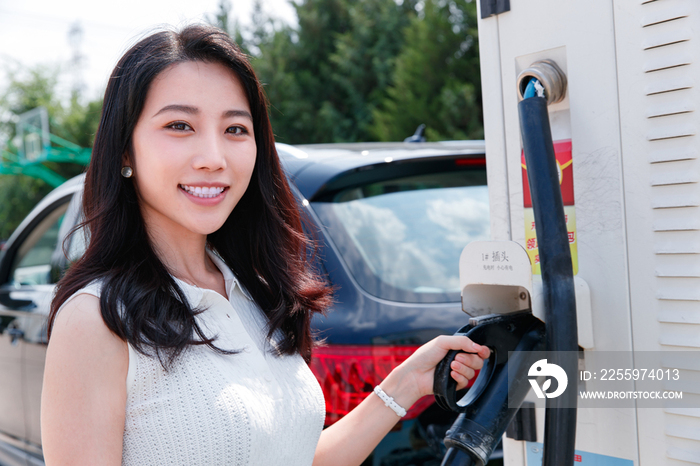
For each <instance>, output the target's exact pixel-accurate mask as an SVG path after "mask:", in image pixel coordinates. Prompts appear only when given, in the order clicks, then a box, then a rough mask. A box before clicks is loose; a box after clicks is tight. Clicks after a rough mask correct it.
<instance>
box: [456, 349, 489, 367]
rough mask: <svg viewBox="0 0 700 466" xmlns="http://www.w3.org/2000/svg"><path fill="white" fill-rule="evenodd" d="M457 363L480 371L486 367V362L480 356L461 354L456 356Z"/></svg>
mask: <svg viewBox="0 0 700 466" xmlns="http://www.w3.org/2000/svg"><path fill="white" fill-rule="evenodd" d="M455 361H459V362H461V363H462V364H464V365H465V366H469V367H471V368H472V369H476V370H479V369H481V368H482V367H484V360H483V359H481V357H480V356H479V355H478V354H466V353H459V354H458V355H457V356H455Z"/></svg>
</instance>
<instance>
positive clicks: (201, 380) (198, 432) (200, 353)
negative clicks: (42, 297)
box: [64, 253, 325, 466]
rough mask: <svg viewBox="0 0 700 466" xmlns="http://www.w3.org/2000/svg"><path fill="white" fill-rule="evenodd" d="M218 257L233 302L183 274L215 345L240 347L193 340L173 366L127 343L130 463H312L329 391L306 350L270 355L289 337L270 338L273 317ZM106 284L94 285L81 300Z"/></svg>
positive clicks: (125, 460)
mask: <svg viewBox="0 0 700 466" xmlns="http://www.w3.org/2000/svg"><path fill="white" fill-rule="evenodd" d="M210 257H211V258H212V260H213V261H214V263H215V264H216V265H217V267H218V268H219V269H220V270H221V272H222V274H223V275H224V279H225V281H226V293H227V294H228V299H226V298H225V297H223V296H221V295H220V294H218V293H217V292H215V291H212V290H206V289H202V288H198V287H195V286H192V285H189V284H188V283H186V282H184V281H182V280H179V279H177V278H175V280H176V281H177V282H178V285H180V288H181V289H182V290H183V291H184V292H185V294H186V295H187V298H188V300H189V304H190V305H191V306H192V307H193V308H200V309H206V310H205V311H204V312H202V313H201V314H199V315H198V316H197V319H198V322H199V324H200V325H201V326H202V330H203V331H204V332H205V334H206V335H207V336H209V337H211V336H213V335H215V336H216V337H217V338H216V341H215V342H214V344H215V345H216V346H217V347H219V348H222V349H227V350H239V351H240V352H239V353H237V354H233V355H222V354H218V353H216V352H215V351H213V350H212V349H210V348H208V347H206V346H204V345H201V346H190V347H189V348H188V349H187V350H186V351H184V352H183V354H182V356H181V357H180V358H179V359H177V360H176V362H175V363H174V364H173V365H172V366H171V367H170V368H169V370H168V371H165V370H163V368H162V366H161V364H160V362H159V361H158V359H157V358H155V357H149V356H145V355H143V354H141V353H138V352H137V351H135V350H134V349H133V348H132V347H131V345H129V369H128V373H127V379H126V391H127V402H126V421H125V424H124V444H123V455H122V465H129V466H131V465H152V466H158V465H163V466H166V465H167V466H174V465H183V466H184V465H187V466H197V465H201V466H216V465H221V466H224V465H225V466H249V465H270V466H272V465H275V466H279V465H284V466H296V465H299V466H309V465H311V463H312V462H313V457H314V452H315V450H316V444H317V443H318V439H319V437H320V435H321V431H322V429H323V421H324V415H325V403H324V399H323V392H322V390H321V387H320V386H319V384H318V382H317V380H316V378H315V377H314V375H313V374H312V372H311V370H310V369H309V367H308V366H307V364H306V363H305V362H304V360H303V358H302V357H301V356H299V355H294V356H276V355H274V354H271V348H274V345H275V344H276V342H277V341H279V339H280V338H281V333H280V332H278V333H277V334H276V335H275V336H273V338H272V341H270V340H268V339H267V338H266V335H267V331H266V323H267V317H266V316H265V315H264V314H263V312H262V311H261V310H260V308H259V307H258V306H257V305H256V303H255V302H254V301H253V300H252V299H251V297H250V296H249V295H248V293H247V292H246V290H245V289H243V287H242V286H241V284H240V283H239V282H238V280H237V279H236V278H235V276H234V275H233V273H232V272H231V270H230V269H229V268H228V267H227V266H226V264H225V263H224V262H223V261H222V260H221V259H220V258H218V257H216V256H215V255H214V254H212V253H210ZM100 290H101V285H100V283H98V282H93V283H92V284H90V285H88V286H87V287H85V288H83V289H81V290H79V291H78V292H76V293H75V295H73V296H77V295H78V294H81V293H87V294H91V295H94V296H97V297H99V296H100ZM71 299H72V297H71ZM67 302H68V301H66V303H67ZM64 305H65V303H64Z"/></svg>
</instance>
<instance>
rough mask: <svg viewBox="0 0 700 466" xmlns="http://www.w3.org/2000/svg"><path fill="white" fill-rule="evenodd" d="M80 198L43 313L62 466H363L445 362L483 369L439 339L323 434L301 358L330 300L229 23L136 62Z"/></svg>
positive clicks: (112, 95)
mask: <svg viewBox="0 0 700 466" xmlns="http://www.w3.org/2000/svg"><path fill="white" fill-rule="evenodd" d="M83 204H84V206H83V208H84V213H85V218H86V222H85V227H86V230H87V232H88V233H89V237H90V242H89V247H88V249H87V251H86V253H85V255H84V256H83V257H82V258H81V259H80V260H79V261H78V262H76V263H75V264H74V265H73V266H72V267H71V268H70V270H69V271H68V273H67V274H66V276H65V277H64V278H63V279H62V280H61V282H60V283H59V285H58V288H57V293H56V296H55V298H54V301H53V304H52V310H51V314H50V317H49V328H50V329H51V333H50V344H49V347H48V351H47V357H46V369H45V374H44V388H43V393H42V441H43V449H44V455H45V459H46V463H47V465H49V466H53V465H62V464H70V465H82V464H85V465H88V464H89V465H96V464H100V465H102V464H104V465H117V464H120V463H121V464H144V465H156V464H163V465H174V464H182V465H200V464H201V465H207V466H209V465H218V464H222V465H224V464H225V465H248V464H256V465H257V464H265V465H267V464H269V465H279V464H285V465H297V464H298V465H308V464H311V463H312V462H313V464H318V465H326V464H327V465H331V464H332V465H352V464H360V463H361V462H362V460H363V459H364V458H366V457H367V455H368V454H369V453H370V452H371V451H372V449H373V448H374V447H375V446H376V444H377V443H378V442H379V441H380V440H381V438H382V437H383V436H384V435H385V434H386V433H387V432H388V431H389V430H390V429H391V427H392V426H393V425H394V424H395V423H396V422H397V420H398V419H399V417H398V416H397V414H399V415H400V414H401V413H402V409H403V408H406V409H408V408H409V407H410V406H411V405H412V404H413V403H414V402H415V401H416V400H417V399H418V398H420V397H421V396H423V395H426V394H429V393H431V392H432V379H433V371H434V367H435V365H436V364H437V363H438V362H439V361H440V360H441V359H442V358H443V357H444V356H445V354H446V353H447V351H448V350H449V349H461V350H464V351H467V352H469V353H476V354H461V355H460V356H459V358H458V360H457V361H455V362H454V363H453V365H452V369H453V371H452V377H453V378H454V379H455V380H456V381H457V383H458V386H459V387H464V386H466V383H467V381H468V379H469V378H470V377H473V376H474V370H475V369H479V368H480V367H481V366H482V363H483V358H486V357H488V354H489V350H488V348H486V347H480V346H478V345H475V344H473V343H472V342H471V341H470V340H469V339H467V338H465V337H440V338H438V339H436V340H433V341H431V342H429V343H427V344H426V345H424V346H423V347H421V348H420V349H419V350H418V351H417V352H416V353H415V354H414V355H413V356H411V357H410V358H408V359H407V360H406V361H405V362H404V363H403V364H401V365H400V366H399V367H398V368H396V369H395V370H394V371H393V372H392V373H391V374H390V375H389V376H388V377H387V378H386V379H385V380H384V381H383V382H382V383H381V385H380V387H379V388H378V389H377V390H376V392H377V393H378V394H377V395H374V394H373V395H370V396H369V397H368V398H367V399H366V400H365V401H364V402H363V403H362V404H361V405H360V406H358V407H357V408H356V409H355V410H354V411H353V412H352V413H350V414H349V415H348V416H346V417H345V418H343V419H342V420H341V421H339V422H337V423H336V424H334V425H333V426H332V427H330V428H328V429H326V430H324V431H323V432H322V428H323V416H324V403H323V395H322V392H321V389H320V387H319V385H318V383H317V382H316V380H315V378H314V377H313V375H312V374H311V372H310V370H309V369H308V367H307V366H306V363H305V359H306V360H308V358H309V357H310V354H311V348H312V344H313V342H312V337H311V333H310V328H309V322H310V317H311V315H312V314H313V313H316V312H322V311H323V310H324V309H326V308H327V306H328V305H329V302H330V291H329V289H328V288H327V286H326V285H325V284H324V282H323V281H322V280H321V279H320V278H319V277H318V276H316V275H315V274H314V272H313V271H312V269H311V268H310V267H309V266H308V264H307V263H306V261H305V260H304V259H305V258H306V257H307V256H306V252H305V246H306V240H305V239H304V235H303V232H302V228H301V222H300V215H299V212H298V210H297V208H296V204H295V201H294V198H293V196H292V194H291V192H290V190H289V188H288V186H287V184H286V182H285V179H284V175H283V174H282V171H281V169H280V165H279V161H278V158H277V154H276V152H275V147H274V139H273V134H272V130H271V128H270V123H269V119H268V115H267V107H266V100H265V97H264V94H263V91H262V88H261V86H260V84H259V82H258V81H257V79H256V77H255V74H254V73H253V70H252V68H251V67H250V65H249V63H248V61H247V60H246V57H245V55H244V54H242V53H241V52H240V50H239V49H238V48H237V47H236V46H235V44H233V43H232V42H231V40H230V39H229V37H228V36H227V35H226V34H225V33H223V32H221V31H220V30H218V29H215V28H212V27H209V26H190V27H187V28H185V29H184V30H183V31H181V32H180V33H175V32H159V33H156V34H153V35H151V36H149V37H147V38H145V39H143V40H142V41H140V42H139V43H138V44H136V45H135V46H134V47H132V48H131V49H130V50H129V51H128V52H127V53H126V54H125V55H124V57H122V59H121V60H120V61H119V63H118V64H117V66H116V68H115V70H114V72H113V74H112V76H111V78H110V80H109V84H108V86H107V90H106V93H105V99H104V107H103V112H102V118H101V121H100V126H99V129H98V132H97V135H96V138H95V145H94V149H93V156H92V161H91V163H90V166H89V168H88V171H87V176H86V179H85V190H84V200H83ZM387 394H388V395H387ZM380 396H381V397H384V398H385V400H386V401H382V399H381V398H380ZM389 396H390V397H393V402H392V401H389V399H388V398H387V397H389ZM402 407H403V408H402Z"/></svg>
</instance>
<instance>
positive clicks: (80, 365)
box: [41, 294, 129, 466]
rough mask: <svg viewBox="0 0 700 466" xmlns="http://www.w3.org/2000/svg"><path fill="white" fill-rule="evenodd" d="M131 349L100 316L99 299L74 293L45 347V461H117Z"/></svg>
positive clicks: (110, 462)
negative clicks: (46, 347)
mask: <svg viewBox="0 0 700 466" xmlns="http://www.w3.org/2000/svg"><path fill="white" fill-rule="evenodd" d="M128 368H129V350H128V346H127V344H126V342H124V341H122V340H121V339H120V338H119V337H117V336H116V335H114V334H113V333H112V332H111V331H110V330H109V328H107V325H106V324H105V323H104V321H103V320H102V314H101V312H100V300H99V298H97V297H95V296H93V295H89V294H79V295H77V296H74V297H72V299H70V301H68V302H67V303H66V304H65V305H64V306H63V308H62V309H61V311H60V312H59V313H58V315H57V316H56V320H55V321H54V326H53V329H52V332H51V338H50V340H49V346H48V349H47V352H46V366H45V370H44V386H43V390H42V400H41V436H42V443H43V449H44V457H45V459H46V463H47V464H49V463H51V464H56V465H63V464H65V465H68V464H70V465H84V464H85V465H87V464H105V465H115V466H116V465H118V464H120V463H121V448H122V435H123V430H124V419H125V408H126V376H127V372H128Z"/></svg>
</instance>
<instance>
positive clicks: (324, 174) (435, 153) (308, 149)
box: [277, 140, 485, 199]
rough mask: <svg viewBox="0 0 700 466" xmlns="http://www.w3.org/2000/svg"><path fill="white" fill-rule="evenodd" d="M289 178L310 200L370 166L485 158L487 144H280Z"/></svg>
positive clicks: (283, 162)
mask: <svg viewBox="0 0 700 466" xmlns="http://www.w3.org/2000/svg"><path fill="white" fill-rule="evenodd" d="M277 153H278V154H279V156H280V161H281V162H282V166H283V168H284V170H285V172H286V173H287V176H288V177H289V178H290V179H291V180H292V181H293V182H294V184H295V185H296V186H297V187H298V188H299V190H300V191H301V193H302V195H303V196H304V197H305V198H306V199H311V198H313V197H314V196H315V195H316V194H318V193H319V191H320V190H322V189H323V187H324V186H325V185H326V184H327V183H328V182H329V181H330V180H332V179H334V178H337V177H338V176H340V175H342V174H344V173H348V172H355V171H358V170H362V169H365V168H369V167H376V166H386V164H402V163H406V162H409V161H410V162H416V161H428V160H430V159H436V160H437V159H440V158H454V157H460V156H464V157H484V153H485V145H484V141H478V140H477V141H441V142H418V143H416V142H363V143H338V144H306V145H296V146H290V145H288V144H281V143H277Z"/></svg>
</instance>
